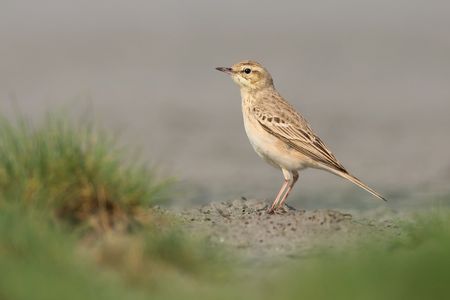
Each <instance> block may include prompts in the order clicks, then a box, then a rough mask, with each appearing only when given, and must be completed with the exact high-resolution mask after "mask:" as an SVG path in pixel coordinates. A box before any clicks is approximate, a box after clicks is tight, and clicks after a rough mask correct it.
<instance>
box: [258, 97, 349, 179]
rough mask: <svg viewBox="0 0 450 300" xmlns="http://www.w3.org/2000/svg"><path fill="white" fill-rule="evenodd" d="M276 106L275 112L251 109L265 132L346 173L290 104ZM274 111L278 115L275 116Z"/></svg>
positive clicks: (259, 108)
mask: <svg viewBox="0 0 450 300" xmlns="http://www.w3.org/2000/svg"><path fill="white" fill-rule="evenodd" d="M277 106H278V109H276V110H273V109H270V110H269V109H264V107H254V108H253V115H254V117H255V118H256V119H257V121H258V122H259V124H261V126H262V127H263V128H264V129H265V130H266V131H267V132H269V133H270V134H272V135H274V136H276V137H277V138H279V139H280V140H282V141H284V142H285V143H286V144H287V145H289V146H290V147H292V148H293V149H295V150H297V151H298V152H300V153H302V154H303V155H305V156H307V157H310V158H311V159H313V160H315V161H317V162H319V163H322V164H324V165H325V166H326V167H329V168H332V169H335V170H337V171H341V172H344V173H347V170H345V168H344V167H343V166H342V165H341V164H340V163H339V161H338V160H337V159H336V157H335V156H334V155H333V153H331V151H330V150H328V149H327V147H326V145H325V144H324V143H323V142H322V140H321V139H320V138H319V137H318V136H317V135H315V134H314V132H313V131H312V129H311V127H310V126H309V125H308V123H307V122H306V120H305V119H304V118H303V117H302V116H300V115H299V114H298V113H297V112H296V111H295V109H294V108H293V107H292V106H291V105H290V104H288V103H287V102H284V101H283V102H282V103H277ZM279 106H285V107H279ZM274 111H279V112H280V113H279V114H275V113H274ZM281 112H282V113H281Z"/></svg>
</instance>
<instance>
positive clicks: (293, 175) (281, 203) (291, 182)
mask: <svg viewBox="0 0 450 300" xmlns="http://www.w3.org/2000/svg"><path fill="white" fill-rule="evenodd" d="M297 180H298V172H297V171H292V180H291V181H290V184H289V187H288V188H287V191H286V193H285V194H284V196H283V198H282V199H281V201H280V203H279V204H278V206H277V209H280V208H282V207H283V205H284V202H285V201H286V198H287V197H288V195H289V192H290V191H291V190H292V188H293V187H294V184H295V183H296V182H297Z"/></svg>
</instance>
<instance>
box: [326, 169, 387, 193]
mask: <svg viewBox="0 0 450 300" xmlns="http://www.w3.org/2000/svg"><path fill="white" fill-rule="evenodd" d="M326 169H327V170H328V171H330V172H332V173H334V174H336V175H338V176H341V177H343V178H345V179H347V180H349V181H351V182H353V183H354V184H356V185H357V186H359V187H360V188H362V189H364V190H366V191H367V192H369V193H371V194H372V195H374V196H375V197H377V198H379V199H381V200H384V201H387V199H386V198H384V197H383V196H381V195H380V194H379V193H378V192H376V191H375V190H373V189H372V188H370V187H369V186H367V185H366V184H365V183H363V182H362V181H361V180H359V179H358V178H356V177H355V176H353V175H351V174H349V173H347V172H343V171H340V170H335V169H332V168H329V167H327V168H326Z"/></svg>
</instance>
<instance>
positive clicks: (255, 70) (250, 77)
mask: <svg viewBox="0 0 450 300" xmlns="http://www.w3.org/2000/svg"><path fill="white" fill-rule="evenodd" d="M216 69H217V70H219V71H222V72H224V73H227V74H229V75H230V76H231V78H232V79H233V80H234V81H235V82H236V83H237V84H238V85H239V86H240V87H241V88H243V89H248V90H258V89H264V88H267V87H272V86H273V80H272V76H270V73H269V72H268V71H267V70H266V69H265V68H264V67H263V66H262V65H261V64H259V63H257V62H256V61H252V60H246V61H242V62H239V63H237V64H234V65H233V66H231V67H230V68H224V67H219V68H216Z"/></svg>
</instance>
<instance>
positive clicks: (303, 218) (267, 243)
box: [180, 198, 395, 259]
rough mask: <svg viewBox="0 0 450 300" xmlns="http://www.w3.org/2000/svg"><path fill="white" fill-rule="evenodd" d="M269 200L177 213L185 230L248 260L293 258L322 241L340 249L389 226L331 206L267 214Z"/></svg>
mask: <svg viewBox="0 0 450 300" xmlns="http://www.w3.org/2000/svg"><path fill="white" fill-rule="evenodd" d="M267 206H268V203H266V202H264V201H259V200H247V199H245V198H242V199H238V200H234V201H226V202H220V203H210V204H208V205H205V206H202V207H199V208H195V209H190V210H187V211H183V212H181V213H180V215H181V216H182V218H183V220H184V222H185V228H186V230H188V231H189V232H193V233H198V234H206V235H207V237H208V238H210V239H211V240H212V241H213V242H215V243H222V244H225V245H228V246H230V247H231V248H234V249H237V250H238V251H239V252H241V253H243V254H244V257H247V258H258V259H259V258H262V257H263V258H265V257H267V258H269V257H274V256H283V257H297V256H302V255H305V254H307V253H308V251H309V250H311V249H313V248H314V247H316V246H318V245H321V246H325V247H339V246H340V245H344V244H346V243H347V242H349V241H351V240H352V239H354V238H355V237H359V236H361V235H362V234H367V232H368V230H369V231H371V232H374V231H382V230H385V229H389V228H392V229H393V228H394V227H395V226H394V225H393V223H392V222H389V221H386V220H384V221H383V222H374V221H373V220H367V219H363V218H358V217H357V218H355V217H354V216H352V215H351V214H349V213H343V212H339V211H336V210H330V209H319V210H312V211H305V210H296V209H294V208H292V207H288V206H285V208H284V209H283V211H281V212H278V213H277V214H273V215H270V214H267V213H266V210H267Z"/></svg>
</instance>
